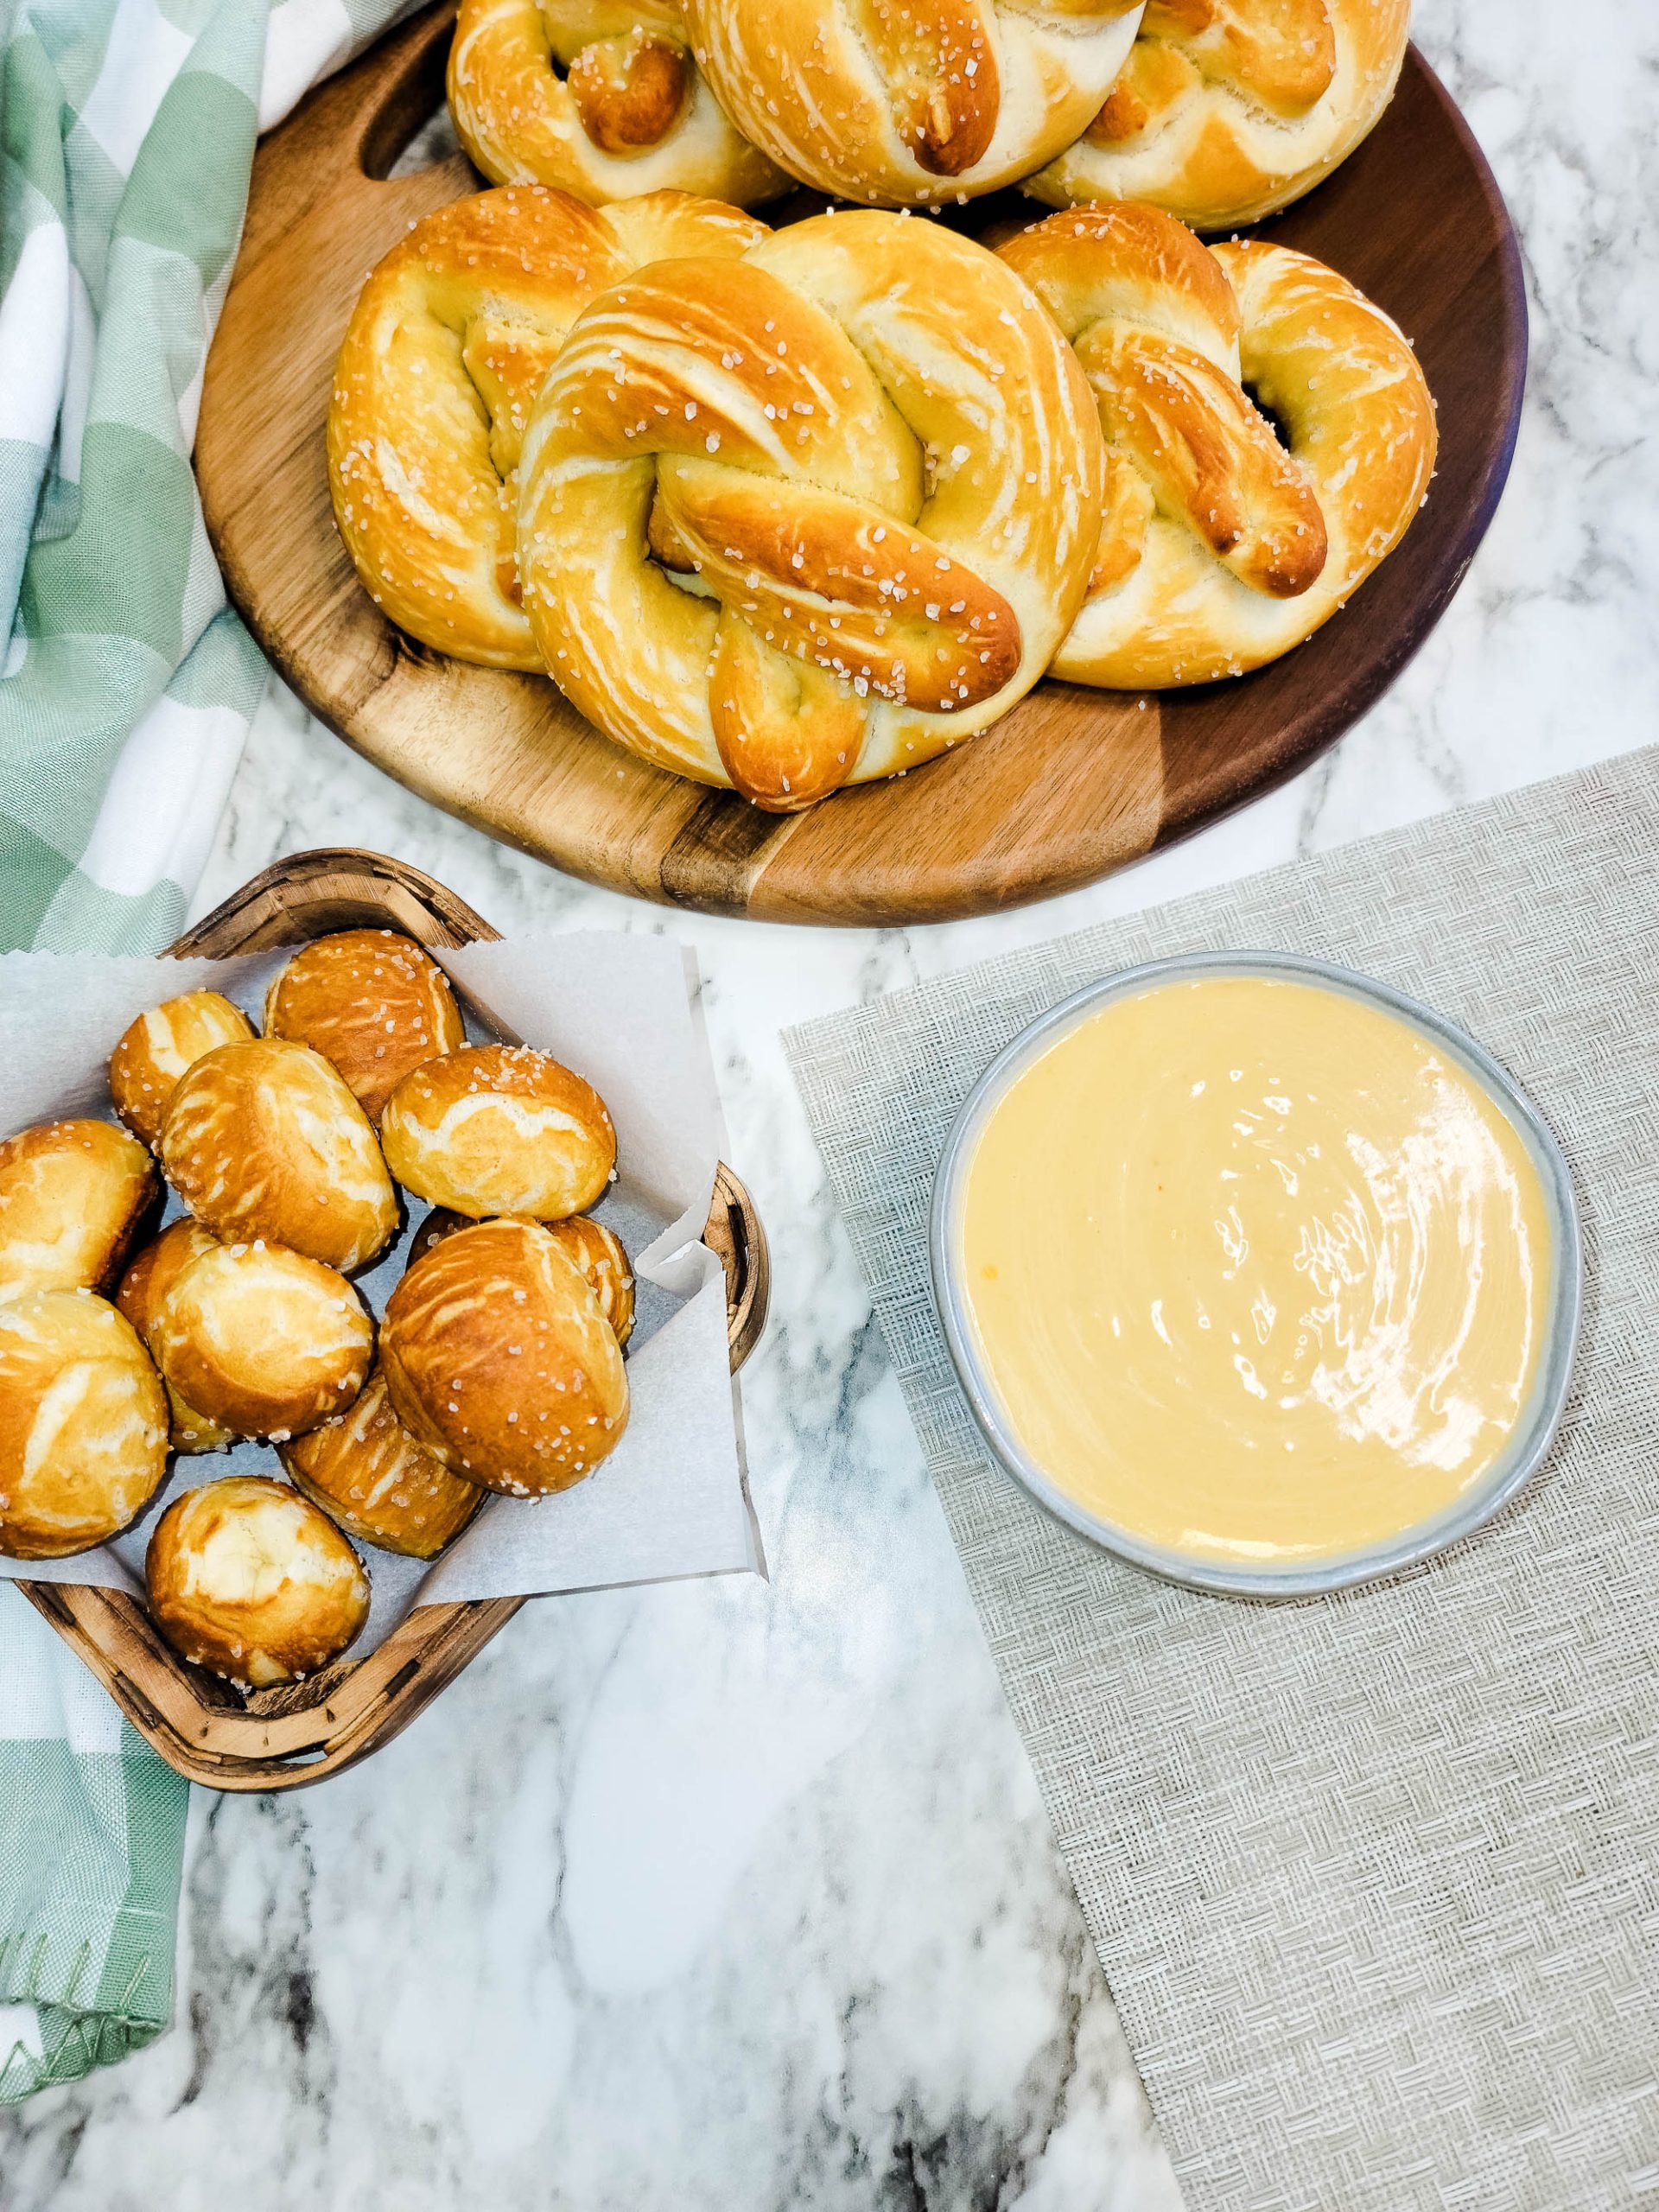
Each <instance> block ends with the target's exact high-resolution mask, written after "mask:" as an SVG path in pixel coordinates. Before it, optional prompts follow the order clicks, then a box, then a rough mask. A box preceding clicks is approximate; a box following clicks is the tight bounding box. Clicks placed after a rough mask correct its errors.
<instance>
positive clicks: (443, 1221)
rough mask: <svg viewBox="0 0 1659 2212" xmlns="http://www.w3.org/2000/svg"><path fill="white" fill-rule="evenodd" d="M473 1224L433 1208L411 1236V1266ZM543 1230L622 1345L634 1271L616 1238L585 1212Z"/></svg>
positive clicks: (629, 1324) (629, 1325)
mask: <svg viewBox="0 0 1659 2212" xmlns="http://www.w3.org/2000/svg"><path fill="white" fill-rule="evenodd" d="M472 1226H473V1224H472V1223H471V1222H470V1221H468V1220H467V1217H466V1215H465V1214H463V1213H452V1212H451V1211H449V1209H448V1206H435V1207H434V1208H433V1210H432V1211H431V1212H430V1213H429V1214H428V1216H427V1217H426V1219H425V1220H424V1221H423V1223H422V1224H421V1225H420V1227H419V1229H418V1230H416V1232H415V1241H414V1242H413V1243H412V1244H410V1248H409V1264H410V1267H411V1268H412V1267H413V1266H414V1265H415V1263H416V1261H417V1260H423V1259H424V1258H425V1257H426V1255H427V1254H428V1253H429V1251H430V1250H431V1249H432V1247H433V1246H434V1245H435V1244H441V1243H442V1242H443V1239H444V1238H445V1237H446V1236H454V1233H455V1231H456V1230H458V1229H470V1228H471V1227H472ZM543 1227H544V1228H545V1229H546V1230H547V1233H548V1235H549V1236H550V1237H551V1238H552V1239H553V1242H554V1243H556V1245H558V1246H559V1247H560V1249H562V1250H563V1252H565V1253H566V1254H568V1255H569V1257H570V1258H571V1259H573V1260H574V1261H575V1263H576V1265H577V1266H578V1267H579V1268H581V1269H582V1273H583V1274H585V1275H586V1276H587V1278H588V1282H589V1284H590V1285H591V1287H592V1289H593V1293H594V1297H595V1298H596V1299H598V1300H599V1310H600V1312H601V1313H602V1314H603V1315H604V1316H605V1319H607V1321H608V1322H609V1323H610V1325H611V1326H612V1328H613V1329H614V1330H615V1332H616V1341H617V1342H618V1344H626V1342H627V1341H628V1338H630V1337H631V1336H632V1334H633V1268H632V1265H631V1263H630V1262H629V1259H628V1255H627V1253H626V1251H625V1250H624V1249H623V1246H622V1240H621V1238H620V1236H617V1235H616V1234H615V1233H614V1232H613V1230H608V1229H607V1228H606V1226H605V1224H604V1223H603V1222H602V1221H594V1220H593V1219H591V1218H590V1217H589V1216H588V1215H587V1214H576V1215H575V1216H573V1217H571V1219H569V1221H550V1222H546V1223H544V1224H543Z"/></svg>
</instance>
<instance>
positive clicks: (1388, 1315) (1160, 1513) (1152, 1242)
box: [931, 952, 1581, 1598]
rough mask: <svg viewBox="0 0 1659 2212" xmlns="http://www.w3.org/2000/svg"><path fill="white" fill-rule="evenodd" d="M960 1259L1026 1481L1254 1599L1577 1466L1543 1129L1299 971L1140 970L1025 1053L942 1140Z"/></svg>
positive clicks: (938, 1200)
mask: <svg viewBox="0 0 1659 2212" xmlns="http://www.w3.org/2000/svg"><path fill="white" fill-rule="evenodd" d="M931 1262H932V1271H933V1285H934V1294H935V1298H936V1300H937V1302H938V1310H939V1313H940V1318H941V1320H942V1322H943V1324H944V1332H945V1337H946V1340H947V1342H948V1344H949V1346H950V1355H951V1358H952V1360H953V1361H954V1363H955V1365H956V1369H957V1375H958V1376H959V1378H960V1380H961V1383H962V1386H963V1390H964V1392H965V1393H966V1395H967V1397H968V1401H969V1405H970V1406H971V1407H972V1408H973V1412H974V1414H975V1417H976V1420H977V1421H978V1423H979V1425H980V1427H981V1428H982V1431H983V1433H984V1434H985V1437H986V1439H987V1441H988V1443H989V1444H990V1446H991V1447H992V1449H993V1450H994V1452H995V1454H996V1456H997V1458H998V1459H1000V1460H1001V1462H1002V1464H1003V1465H1005V1466H1006V1467H1007V1469H1008V1470H1009V1471H1010V1472H1012V1473H1013V1474H1014V1475H1015V1476H1016V1477H1017V1478H1019V1480H1020V1481H1021V1482H1022V1483H1023V1484H1025V1485H1026V1487H1027V1489H1028V1490H1029V1491H1032V1493H1033V1495H1034V1496H1035V1497H1037V1498H1038V1499H1039V1501H1040V1502H1041V1503H1043V1504H1044V1505H1046V1506H1047V1507H1048V1508H1049V1509H1050V1510H1052V1512H1054V1513H1056V1514H1058V1516H1060V1517H1061V1518H1062V1519H1063V1520H1065V1521H1066V1522H1070V1523H1071V1526H1072V1527H1073V1528H1075V1529H1079V1530H1080V1531H1081V1532H1082V1533H1083V1534H1084V1535H1088V1536H1090V1537H1092V1538H1093V1539H1094V1540H1095V1541H1097V1542H1099V1543H1101V1544H1103V1545H1104V1546H1105V1547H1106V1548H1108V1549H1109V1550H1111V1551H1113V1552H1115V1553H1116V1554H1118V1555H1119V1556H1120V1557H1121V1558H1123V1559H1125V1560H1129V1561H1131V1562H1132V1563H1133V1564H1135V1566H1138V1567H1145V1568H1147V1569H1149V1570H1150V1571H1151V1572H1153V1573H1158V1574H1161V1575H1165V1576H1166V1577H1168V1578H1169V1579H1171V1580H1175V1581H1179V1582H1182V1583H1185V1584H1187V1585H1189V1586H1192V1587H1195V1588H1198V1589H1204V1590H1211V1591H1216V1592H1224V1593H1226V1594H1229V1595H1233V1596H1240V1597H1255V1598H1294V1597H1305V1596H1309V1595H1312V1594H1313V1593H1315V1592H1320V1591H1326V1590H1334V1589H1340V1588H1343V1587H1345V1586H1349V1585H1351V1584H1354V1583H1357V1582H1363V1581H1370V1580H1376V1579H1377V1578H1379V1577H1382V1576H1385V1575H1389V1574H1392V1573H1398V1572H1399V1571H1400V1570H1401V1569H1402V1568H1403V1567H1408V1566H1411V1565H1413V1564H1414V1563H1415V1562H1416V1561H1417V1560H1421V1559H1424V1558H1426V1557H1427V1556H1428V1555H1429V1554H1431V1553H1433V1552H1435V1551H1438V1550H1440V1549H1441V1548H1444V1547H1445V1546H1446V1545H1447V1544H1449V1543H1452V1541H1455V1540H1456V1539H1458V1538H1459V1537H1461V1536H1464V1535H1468V1534H1469V1533H1470V1532H1471V1530H1472V1529H1477V1528H1478V1527H1479V1526H1480V1525H1481V1524H1482V1523H1483V1522H1485V1521H1487V1520H1489V1519H1490V1518H1491V1516H1492V1515H1494V1514H1495V1513H1497V1511H1498V1510H1499V1509H1500V1508H1501V1507H1502V1506H1503V1504H1504V1503H1506V1502H1507V1501H1508V1500H1509V1499H1510V1498H1511V1497H1514V1495H1515V1494H1516V1491H1518V1490H1519V1489H1520V1488H1521V1486H1522V1484H1523V1483H1524V1482H1525V1481H1526V1479H1527V1478H1528V1476H1529V1474H1531V1473H1532V1471H1534V1469H1535V1467H1536V1466H1537V1465H1538V1464H1539V1462H1540V1460H1541V1459H1542V1458H1543V1456H1544V1454H1545V1452H1547V1451H1548V1446H1549V1444H1550V1441H1551V1440H1552V1439H1553V1437H1554V1433H1555V1430H1556V1427H1557V1426H1558V1424H1559V1422H1560V1416H1561V1413H1562V1409H1563V1408H1564V1406H1565V1404H1566V1401H1567V1389H1568V1385H1569V1383H1570V1379H1571V1375H1572V1367H1573V1354H1574V1351H1575V1349H1576V1344H1577V1339H1578V1329H1579V1313H1580V1301H1581V1256H1580V1232H1579V1224H1578V1217H1577V1212H1576V1209H1575V1207H1574V1204H1573V1191H1572V1184H1571V1179H1570V1177H1569V1175H1568V1173H1567V1165H1566V1162H1565V1160H1563V1158H1562V1156H1561V1153H1560V1147H1558V1146H1557V1144H1556V1142H1555V1141H1554V1138H1553V1137H1552V1136H1551V1135H1550V1134H1549V1132H1548V1129H1547V1128H1546V1127H1545V1126H1544V1124H1543V1122H1542V1121H1541V1119H1540V1117H1539V1116H1538V1114H1537V1112H1536V1110H1535V1109H1534V1108H1533V1106H1532V1105H1531V1104H1530V1103H1529V1101H1528V1100H1527V1098H1526V1097H1525V1096H1523V1095H1522V1092H1521V1090H1519V1089H1518V1087H1517V1086H1516V1084H1515V1083H1514V1082H1513V1080H1512V1079H1511V1078H1510V1077H1509V1076H1508V1075H1507V1074H1506V1073H1505V1072H1504V1071H1503V1069H1502V1068H1501V1067H1500V1066H1499V1065H1497V1062H1496V1061H1495V1060H1493V1059H1492V1058H1491V1057H1490V1056H1489V1055H1488V1054H1487V1053H1485V1052H1483V1051H1482V1050H1481V1048H1480V1047H1479V1046H1478V1045H1477V1044H1475V1043H1474V1041H1473V1040H1472V1039H1471V1038H1469V1037H1467V1036H1465V1035H1464V1034H1463V1033H1461V1032H1460V1031H1459V1030H1457V1029H1455V1028H1453V1027H1452V1026H1451V1025H1450V1024H1449V1023H1447V1022H1446V1021H1444V1020H1441V1018H1440V1016H1439V1015H1438V1014H1434V1013H1433V1011H1431V1009H1429V1008H1428V1007H1424V1006H1421V1005H1419V1004H1417V1003H1416V1002H1415V1001H1413V1000H1410V999H1408V998H1405V997H1403V996H1402V995H1401V994H1399V993H1398V992H1396V991H1394V990H1392V989H1390V988H1389V987H1388V986H1387V985H1385V984H1383V983H1379V982H1374V981H1373V980H1371V979H1370V978H1369V977H1366V976H1360V975H1357V974H1355V973H1353V972H1352V971H1351V970H1349V969H1341V968H1336V967H1332V966H1330V965H1328V964H1326V963H1322V962H1319V961H1315V960H1310V959H1303V958H1299V957H1294V956H1291V955H1287V954H1279V953H1268V952H1248V953H1245V952H1239V953H1234V952H1228V953H1220V952H1217V953H1207V954H1198V955H1193V956H1190V957H1184V958H1180V959H1176V960H1166V961H1159V962H1155V963H1151V964H1150V965H1147V966H1145V967H1141V968H1136V969H1129V970H1128V971H1126V972H1125V973H1123V974H1121V975H1118V976H1112V977H1109V978H1108V979H1107V980H1105V981H1104V982H1101V983H1099V984H1096V985H1091V986H1090V988H1088V989H1087V990H1084V991H1082V992H1079V993H1078V994H1077V995H1076V996H1075V997H1074V998H1071V999H1070V1000H1068V1001H1065V1004H1063V1005H1061V1006H1058V1007H1055V1008H1054V1009H1053V1011H1052V1013H1050V1014H1046V1015H1045V1016H1044V1017H1043V1018H1042V1019H1041V1020H1039V1021H1038V1022H1036V1023H1034V1024H1033V1027H1031V1028H1030V1029H1028V1030H1027V1031H1026V1032H1024V1033H1023V1034H1021V1035H1020V1037H1018V1038H1016V1039H1014V1042H1013V1043H1012V1044H1011V1045H1009V1046H1007V1049H1006V1050H1005V1051H1004V1052H1001V1054H1000V1055H999V1056H998V1057H997V1058H996V1059H995V1060H994V1061H993V1062H992V1064H991V1065H990V1066H989V1067H988V1069H987V1070H986V1071H985V1073H984V1075H983V1076H982V1077H981V1079H980V1081H979V1083H978V1084H976V1087H975V1089H974V1090H973V1091H972V1093H971V1094H970V1096H969V1098H968V1100H967V1102H966V1103H965V1104H964V1105H963V1109H962V1112H961V1114H960V1115H959V1116H958V1117H957V1122H956V1124H955V1127H954V1128H953V1129H952V1131H951V1134H950V1138H949V1140H948V1141H947V1143H946V1146H945V1149H944V1155H943V1158H942V1160H941V1161H940V1165H939V1170H938V1178H937V1180H936V1183H935V1188H934V1198H933V1212H932V1220H931Z"/></svg>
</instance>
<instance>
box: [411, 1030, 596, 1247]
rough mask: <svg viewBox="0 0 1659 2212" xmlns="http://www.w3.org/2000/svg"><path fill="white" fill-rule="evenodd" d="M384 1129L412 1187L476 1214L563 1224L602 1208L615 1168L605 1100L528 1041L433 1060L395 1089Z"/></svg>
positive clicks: (440, 1202)
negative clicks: (593, 1208)
mask: <svg viewBox="0 0 1659 2212" xmlns="http://www.w3.org/2000/svg"><path fill="white" fill-rule="evenodd" d="M380 1135H381V1141H382V1142H383V1143H384V1145H385V1148H386V1160H387V1163H388V1165H389V1166H391V1172H392V1173H393V1174H394V1175H395V1176H396V1177H397V1180H398V1181H399V1182H400V1183H401V1184H402V1185H404V1189H405V1190H407V1191H413V1192H415V1193H416V1196H417V1197H418V1198H427V1199H429V1200H430V1201H431V1203H432V1204H433V1205H440V1206H448V1207H449V1208H450V1209H451V1210H452V1211H454V1212H456V1213H464V1214H467V1215H468V1216H469V1217H472V1218H473V1219H474V1220H481V1219H483V1218H484V1217H486V1215H487V1216H493V1215H497V1214H518V1215H522V1216H524V1217H526V1218H528V1219H531V1220H543V1221H558V1220H563V1218H564V1217H565V1216H566V1215H567V1214H573V1213H580V1212H582V1210H583V1209H584V1208H585V1207H587V1206H590V1205H593V1203H594V1200H595V1199H596V1198H598V1197H599V1196H600V1194H601V1192H602V1191H603V1190H604V1188H605V1186H606V1185H607V1183H608V1182H609V1181H610V1179H611V1171H612V1170H613V1167H614V1166H615V1165H616V1130H615V1128H613V1125H612V1122H611V1117H610V1114H609V1112H608V1110H607V1107H606V1104H605V1101H604V1100H603V1099H602V1098H601V1096H600V1095H599V1093H598V1092H597V1091H596V1090H594V1087H593V1085H592V1084H589V1083H584V1082H583V1081H582V1077H580V1076H579V1075H576V1074H574V1073H573V1072H572V1071H571V1070H570V1069H569V1068H567V1067H563V1066H562V1065H560V1063H559V1062H558V1061H557V1060H556V1059H554V1058H552V1056H551V1055H550V1053H547V1052H535V1051H532V1049H531V1047H530V1046H528V1045H469V1046H467V1047H466V1049H465V1050H464V1051H462V1052H451V1053H449V1054H448V1055H447V1056H446V1057H445V1058H442V1059H441V1060H429V1061H428V1062H427V1063H426V1065H425V1066H424V1067H420V1068H416V1071H414V1073H413V1074H412V1075H408V1076H405V1077H404V1080H403V1081H402V1083H400V1084H398V1086H397V1090H395V1091H394V1092H393V1093H392V1096H391V1098H390V1100H389V1101H388V1102H387V1105H386V1110H385V1115H384V1116H383V1117H382V1120H381V1125H380Z"/></svg>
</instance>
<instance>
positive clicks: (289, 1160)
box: [161, 1037, 397, 1268]
mask: <svg viewBox="0 0 1659 2212" xmlns="http://www.w3.org/2000/svg"><path fill="white" fill-rule="evenodd" d="M161 1155H162V1166H163V1167H164V1168H165V1170H166V1172H167V1179H168V1182H169V1183H171V1184H172V1185H173V1187H174V1189H175V1191H176V1192H178V1194H179V1196H180V1197H181V1198H182V1199H183V1200H184V1203H185V1205H187V1206H188V1208H189V1209H190V1211H191V1212H192V1213H193V1214H194V1215H195V1216H196V1217H197V1218H198V1219H199V1220H200V1221H202V1222H205V1223H206V1224H207V1227H208V1228H209V1229H211V1230H213V1234H214V1236H218V1237H221V1238H224V1239H226V1241H229V1240H232V1239H234V1238H238V1237H245V1238H251V1237H264V1238H265V1239H267V1240H268V1241H269V1242H270V1243H275V1244H286V1245H287V1246H289V1249H291V1250H293V1251H296V1252H303V1253H304V1254H305V1255H306V1256H307V1257H308V1259H313V1260H321V1261H322V1262H324V1263H325V1264H326V1265H327V1266H328V1267H331V1268H356V1267H360V1266H361V1265H362V1263H363V1262H365V1260H369V1259H372V1257H373V1256H374V1255H375V1254H376V1253H377V1252H378V1251H379V1250H380V1249H381V1247H382V1246H383V1245H384V1244H385V1243H386V1242H387V1240H388V1239H389V1238H390V1236H391V1233H392V1231H393V1230H394V1229H395V1228H396V1227H397V1192H395V1191H394V1190H393V1189H392V1187H391V1177H390V1176H389V1175H388V1174H387V1173H386V1163H385V1160H383V1159H382V1158H381V1157H380V1147H379V1146H378V1144H377V1143H376V1142H375V1140H374V1131H373V1130H372V1128H370V1126H369V1122H368V1118H367V1116H365V1113H364V1111H363V1109H362V1108H361V1107H360V1106H359V1104H358V1103H357V1101H356V1099H355V1098H353V1096H352V1094H351V1092H350V1091H349V1090H347V1089H346V1084H345V1082H344V1080H343V1078H342V1077H340V1074H339V1073H338V1071H336V1070H335V1069H334V1067H333V1066H332V1065H330V1064H329V1062H328V1061H327V1060H326V1059H324V1058H323V1057H322V1054H321V1052H313V1051H312V1050H311V1049H310V1047H309V1046H306V1045H294V1044H290V1043H289V1041H288V1039H286V1038H283V1037H260V1038H255V1039H253V1040H252V1041H251V1043H248V1044H245V1045H221V1046H219V1049H218V1050H217V1051H216V1052H209V1053H207V1055H206V1057H205V1058H202V1059H200V1060H198V1061H197V1062H196V1064H195V1065H194V1067H193V1068H191V1069H189V1070H188V1071H187V1072H186V1074H185V1075H184V1076H183V1077H181V1079H180V1081H179V1084H178V1085H177V1087H176V1089H175V1090H174V1093H173V1096H171V1098H169V1099H168V1103H167V1112H166V1115H165V1116H163V1119H162V1141H161Z"/></svg>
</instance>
